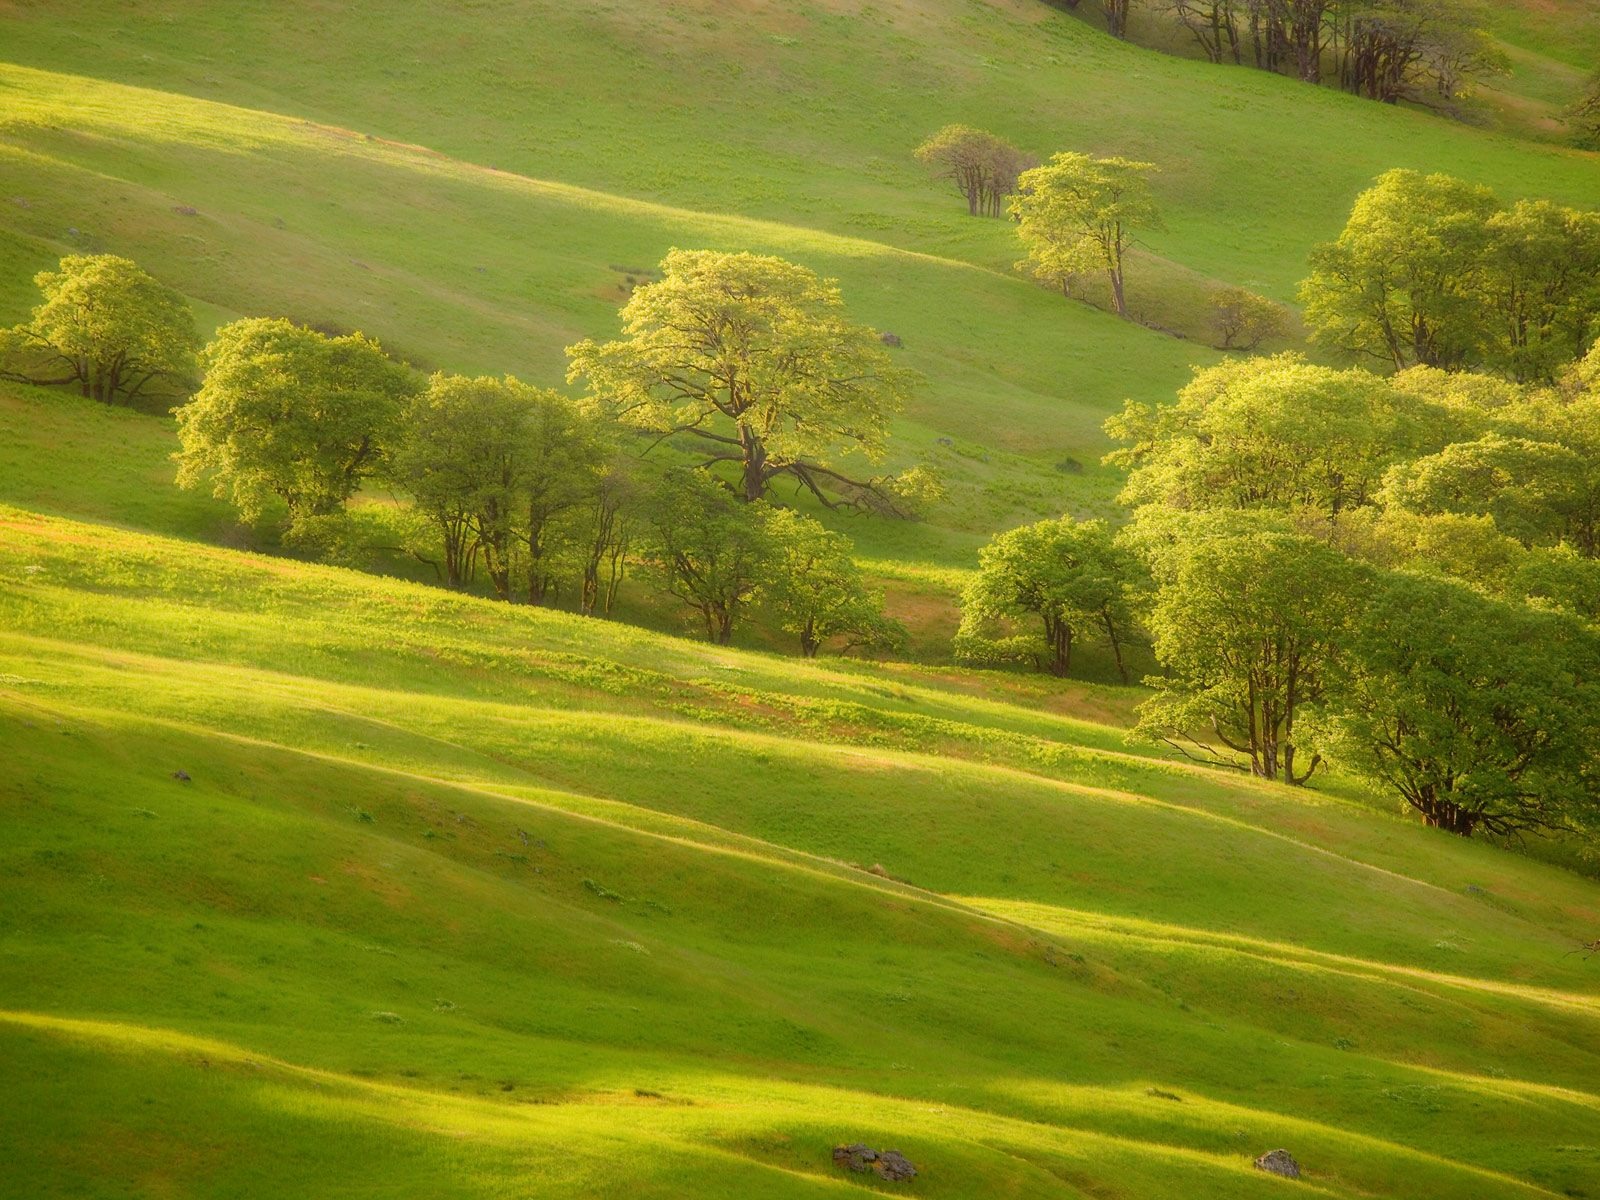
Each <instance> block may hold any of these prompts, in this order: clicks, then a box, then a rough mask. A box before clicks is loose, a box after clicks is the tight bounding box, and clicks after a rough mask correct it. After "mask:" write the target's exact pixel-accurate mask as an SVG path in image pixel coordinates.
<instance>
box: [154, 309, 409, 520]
mask: <svg viewBox="0 0 1600 1200" xmlns="http://www.w3.org/2000/svg"><path fill="white" fill-rule="evenodd" d="M202 361H203V363H204V365H205V372H206V373H205V381H204V383H203V384H202V385H201V387H200V390H199V392H197V393H196V394H195V397H194V399H193V400H191V401H190V402H189V403H188V404H185V405H184V406H182V407H181V408H179V409H178V410H177V414H178V437H179V440H180V441H181V443H182V446H183V449H182V451H181V452H180V453H178V454H177V455H175V456H174V457H175V458H176V459H177V462H178V484H179V486H180V487H197V486H199V484H200V483H201V481H202V480H205V479H208V478H209V479H210V480H211V483H212V488H213V490H214V492H215V494H216V495H217V496H219V497H230V498H231V499H232V501H233V503H234V505H235V506H236V507H237V508H238V510H239V512H240V515H241V516H242V517H244V519H245V520H249V521H253V520H257V519H259V518H260V516H261V514H262V512H263V511H264V509H265V506H266V503H267V501H268V499H269V498H270V497H272V496H277V497H278V498H279V499H281V500H282V501H283V503H284V504H285V505H286V506H287V507H288V509H289V520H290V524H291V525H294V524H295V523H298V522H300V521H303V520H305V519H307V518H313V517H325V516H328V515H329V514H332V513H335V512H338V511H340V510H342V509H343V508H344V506H345V502H346V501H347V500H349V499H350V497H351V496H353V495H354V494H355V493H356V490H357V489H358V488H359V487H360V486H361V483H362V481H363V480H365V479H366V478H367V477H368V476H370V475H372V474H373V473H374V472H376V471H377V470H378V469H379V466H380V464H381V462H382V459H383V455H384V452H385V448H386V447H387V446H388V445H389V444H390V443H391V442H392V441H393V440H394V438H395V434H396V425H397V422H398V419H399V415H400V412H401V411H402V409H403V408H404V406H405V404H406V403H407V402H408V400H409V399H410V398H411V396H413V395H414V394H415V392H416V390H417V385H416V382H415V378H414V376H413V375H412V374H411V372H410V371H409V370H407V369H406V368H405V367H403V366H401V365H400V364H398V363H395V362H393V361H391V360H390V359H389V358H387V357H386V356H385V355H384V353H383V348H382V347H381V346H379V345H378V343H377V342H375V341H373V340H372V339H370V338H367V337H365V336H363V335H362V334H359V333H353V334H349V335H347V336H345V337H337V338H329V337H324V336H323V335H322V334H320V333H316V332H314V331H312V330H310V329H306V328H303V327H302V326H299V325H294V324H292V323H290V322H289V321H284V320H280V319H270V318H253V319H249V320H243V321H235V322H234V323H233V324H231V325H226V326H224V327H223V328H221V329H219V330H218V331H217V336H216V339H215V340H214V341H213V342H212V343H211V344H210V345H209V346H207V347H206V349H205V352H204V354H203V356H202Z"/></svg>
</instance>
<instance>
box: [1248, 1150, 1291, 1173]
mask: <svg viewBox="0 0 1600 1200" xmlns="http://www.w3.org/2000/svg"><path fill="white" fill-rule="evenodd" d="M1256 1170H1258V1171H1265V1172H1267V1174H1269V1175H1282V1176H1283V1177H1284V1178H1285V1179H1299V1178H1300V1164H1299V1163H1297V1162H1295V1160H1294V1155H1292V1154H1290V1153H1289V1152H1288V1151H1287V1150H1269V1151H1268V1152H1267V1153H1265V1154H1263V1155H1262V1156H1261V1157H1260V1158H1258V1159H1256Z"/></svg>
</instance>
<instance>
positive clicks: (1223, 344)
mask: <svg viewBox="0 0 1600 1200" xmlns="http://www.w3.org/2000/svg"><path fill="white" fill-rule="evenodd" d="M1288 324H1289V314H1288V313H1287V312H1285V311H1284V308H1283V306H1282V305H1281V304H1274V303H1273V302H1272V301H1271V300H1268V299H1267V298H1266V297H1265V296H1258V295H1256V294H1255V293H1254V292H1252V291H1250V290H1248V289H1247V288H1242V287H1225V288H1218V289H1217V290H1216V291H1214V292H1212V293H1211V328H1212V330H1213V331H1215V333H1216V336H1217V343H1218V346H1217V348H1218V349H1220V350H1251V351H1253V350H1255V349H1256V347H1257V346H1259V345H1261V343H1262V342H1265V341H1268V340H1270V339H1272V338H1278V337H1282V336H1283V332H1284V330H1285V329H1286V328H1287V327H1288Z"/></svg>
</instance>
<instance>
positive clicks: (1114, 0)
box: [1060, 0, 1130, 38]
mask: <svg viewBox="0 0 1600 1200" xmlns="http://www.w3.org/2000/svg"><path fill="white" fill-rule="evenodd" d="M1060 2H1061V3H1062V4H1064V5H1065V6H1066V7H1067V8H1069V9H1071V10H1072V11H1073V12H1076V11H1077V10H1078V5H1079V4H1080V3H1082V0H1060ZM1096 7H1098V8H1099V9H1100V12H1101V14H1102V15H1103V16H1104V17H1105V19H1106V31H1107V32H1108V33H1110V34H1111V36H1112V37H1117V38H1125V37H1127V36H1128V10H1129V7H1130V0H1098V3H1097V5H1096Z"/></svg>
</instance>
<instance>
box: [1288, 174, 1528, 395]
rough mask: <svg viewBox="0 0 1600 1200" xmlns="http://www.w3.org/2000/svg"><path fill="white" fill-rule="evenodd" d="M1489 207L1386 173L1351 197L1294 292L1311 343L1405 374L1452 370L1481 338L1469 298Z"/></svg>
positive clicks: (1459, 188)
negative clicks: (1338, 227)
mask: <svg viewBox="0 0 1600 1200" xmlns="http://www.w3.org/2000/svg"><path fill="white" fill-rule="evenodd" d="M1495 208H1496V205H1495V200H1494V197H1493V195H1492V194H1491V193H1490V192H1489V191H1488V189H1486V188H1482V187H1477V186H1474V185H1471V184H1467V183H1463V182H1462V181H1461V180H1459V179H1452V178H1450V177H1449V176H1447V175H1427V176H1424V175H1420V174H1418V173H1417V172H1415V171H1404V170H1396V171H1389V172H1386V173H1385V174H1383V175H1382V176H1380V177H1379V178H1378V181H1377V183H1375V184H1374V185H1373V186H1372V187H1371V188H1369V189H1368V190H1367V191H1365V192H1363V193H1362V194H1361V196H1360V197H1359V198H1358V199H1357V200H1356V203H1355V208H1354V209H1353V210H1352V212H1351V214H1350V220H1349V223H1348V224H1346V226H1345V228H1344V232H1343V233H1341V234H1340V235H1339V239H1338V241H1336V242H1332V243H1328V244H1326V245H1322V246H1319V247H1317V249H1316V250H1315V251H1314V252H1313V254H1312V259H1311V263H1312V273H1311V275H1310V277H1309V278H1308V279H1306V281H1305V282H1304V283H1303V284H1301V286H1300V298H1301V301H1302V302H1303V303H1304V305H1305V316H1306V322H1307V324H1309V325H1310V326H1311V327H1312V329H1313V331H1314V337H1315V339H1316V340H1317V341H1319V342H1322V343H1324V344H1326V345H1330V346H1334V347H1337V348H1339V349H1341V350H1345V351H1348V352H1350V353H1352V354H1355V355H1358V356H1362V357H1367V358H1372V359H1376V360H1377V361H1379V362H1383V363H1387V364H1390V365H1392V366H1393V367H1394V368H1395V369H1396V370H1403V369H1404V368H1406V367H1410V366H1413V365H1416V364H1419V363H1420V364H1423V365H1425V366H1431V367H1443V368H1446V369H1449V370H1457V369H1460V368H1462V367H1464V366H1467V365H1469V364H1470V363H1471V362H1473V361H1474V359H1475V358H1476V356H1477V354H1478V353H1479V350H1480V348H1481V345H1482V343H1483V341H1484V338H1485V329H1484V325H1485V316H1484V311H1483V305H1482V303H1481V301H1480V299H1479V297H1478V296H1477V295H1476V294H1475V293H1476V292H1477V289H1478V288H1479V286H1480V284H1479V280H1480V276H1481V272H1482V264H1483V261H1484V258H1485V253H1486V247H1487V243H1488V228H1487V223H1488V220H1489V218H1490V216H1491V215H1492V214H1493V213H1494V211H1495Z"/></svg>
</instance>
